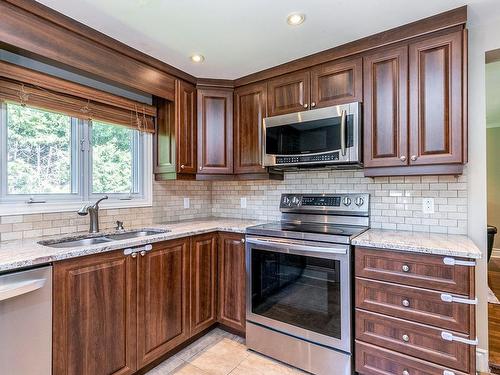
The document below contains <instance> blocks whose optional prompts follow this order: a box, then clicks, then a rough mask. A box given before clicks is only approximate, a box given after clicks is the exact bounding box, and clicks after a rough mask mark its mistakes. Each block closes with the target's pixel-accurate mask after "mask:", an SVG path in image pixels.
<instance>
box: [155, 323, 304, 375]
mask: <svg viewBox="0 0 500 375" xmlns="http://www.w3.org/2000/svg"><path fill="white" fill-rule="evenodd" d="M171 374H175V375H228V374H231V375H298V374H305V373H304V372H302V371H300V370H297V369H295V368H292V367H290V366H287V365H285V364H282V363H280V362H276V361H274V360H272V359H270V358H267V357H264V356H262V355H260V354H257V353H255V352H252V351H250V350H248V349H247V348H246V346H245V345H244V340H243V339H242V338H241V337H238V336H235V335H231V334H230V333H227V332H225V331H223V330H220V329H214V330H213V331H211V332H209V333H208V334H207V335H205V336H203V337H202V338H200V339H199V340H198V341H195V342H194V343H192V344H191V345H189V346H188V347H187V348H185V349H184V350H182V351H181V352H179V353H177V354H176V355H174V356H173V357H170V358H169V359H167V360H166V361H165V362H163V363H161V364H160V365H159V366H157V367H155V368H154V369H152V370H151V371H149V372H148V373H147V375H171Z"/></svg>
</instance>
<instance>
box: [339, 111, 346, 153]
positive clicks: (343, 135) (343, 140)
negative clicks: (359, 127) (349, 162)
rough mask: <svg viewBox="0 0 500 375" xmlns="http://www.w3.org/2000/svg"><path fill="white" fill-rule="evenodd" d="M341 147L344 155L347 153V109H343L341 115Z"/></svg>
mask: <svg viewBox="0 0 500 375" xmlns="http://www.w3.org/2000/svg"><path fill="white" fill-rule="evenodd" d="M340 149H341V151H342V156H345V154H346V111H345V109H343V110H342V115H341V117H340Z"/></svg>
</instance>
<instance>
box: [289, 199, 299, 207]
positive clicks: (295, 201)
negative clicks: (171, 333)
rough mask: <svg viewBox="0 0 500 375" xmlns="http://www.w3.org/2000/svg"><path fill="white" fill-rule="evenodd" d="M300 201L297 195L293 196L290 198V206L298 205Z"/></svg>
mask: <svg viewBox="0 0 500 375" xmlns="http://www.w3.org/2000/svg"><path fill="white" fill-rule="evenodd" d="M299 203H300V199H299V198H298V197H293V198H292V204H291V205H292V206H298V205H299Z"/></svg>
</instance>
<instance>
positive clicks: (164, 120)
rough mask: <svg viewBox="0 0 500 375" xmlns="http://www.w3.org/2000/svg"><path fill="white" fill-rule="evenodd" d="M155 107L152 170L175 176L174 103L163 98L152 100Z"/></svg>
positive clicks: (164, 175)
mask: <svg viewBox="0 0 500 375" xmlns="http://www.w3.org/2000/svg"><path fill="white" fill-rule="evenodd" d="M154 102H155V104H156V108H157V114H156V116H157V117H156V133H155V134H154V136H153V139H154V143H153V159H154V160H153V163H154V164H153V172H154V173H155V174H157V175H163V177H164V178H167V177H166V176H169V175H170V176H172V175H174V176H175V170H176V168H175V114H174V112H175V111H174V103H173V102H169V101H168V100H165V99H163V98H156V97H155V100H154Z"/></svg>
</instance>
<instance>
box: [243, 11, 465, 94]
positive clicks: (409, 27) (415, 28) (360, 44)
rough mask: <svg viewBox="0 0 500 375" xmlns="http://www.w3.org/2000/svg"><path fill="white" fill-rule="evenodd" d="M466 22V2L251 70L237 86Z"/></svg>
mask: <svg viewBox="0 0 500 375" xmlns="http://www.w3.org/2000/svg"><path fill="white" fill-rule="evenodd" d="M466 22H467V6H466V5H464V6H462V7H459V8H456V9H452V10H449V11H447V12H443V13H439V14H436V15H434V16H431V17H428V18H424V19H422V20H418V21H415V22H412V23H409V24H406V25H403V26H399V27H396V28H393V29H390V30H386V31H383V32H381V33H378V34H374V35H370V36H368V37H365V38H362V39H358V40H356V41H353V42H349V43H346V44H343V45H340V46H337V47H334V48H331V49H328V50H325V51H322V52H318V53H315V54H312V55H309V56H306V57H302V58H300V59H297V60H293V61H289V62H287V63H284V64H281V65H278V66H275V67H272V68H269V69H265V70H262V71H260V72H257V73H252V74H249V75H247V76H245V77H241V78H238V79H236V80H235V82H234V85H235V87H238V86H243V85H247V84H249V83H254V82H257V81H261V80H265V79H269V78H273V77H276V76H278V75H282V74H286V73H290V72H293V71H296V70H300V69H305V68H309V67H311V66H314V65H318V64H322V63H325V62H328V61H332V60H337V59H339V58H342V57H347V56H351V55H355V54H357V53H362V52H365V51H368V50H371V49H374V48H378V47H383V46H386V45H389V44H393V43H396V42H401V41H404V40H408V39H411V38H415V37H418V36H420V35H424V34H429V33H432V32H435V31H439V30H443V29H447V28H449V27H453V26H458V25H465V23H466Z"/></svg>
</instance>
